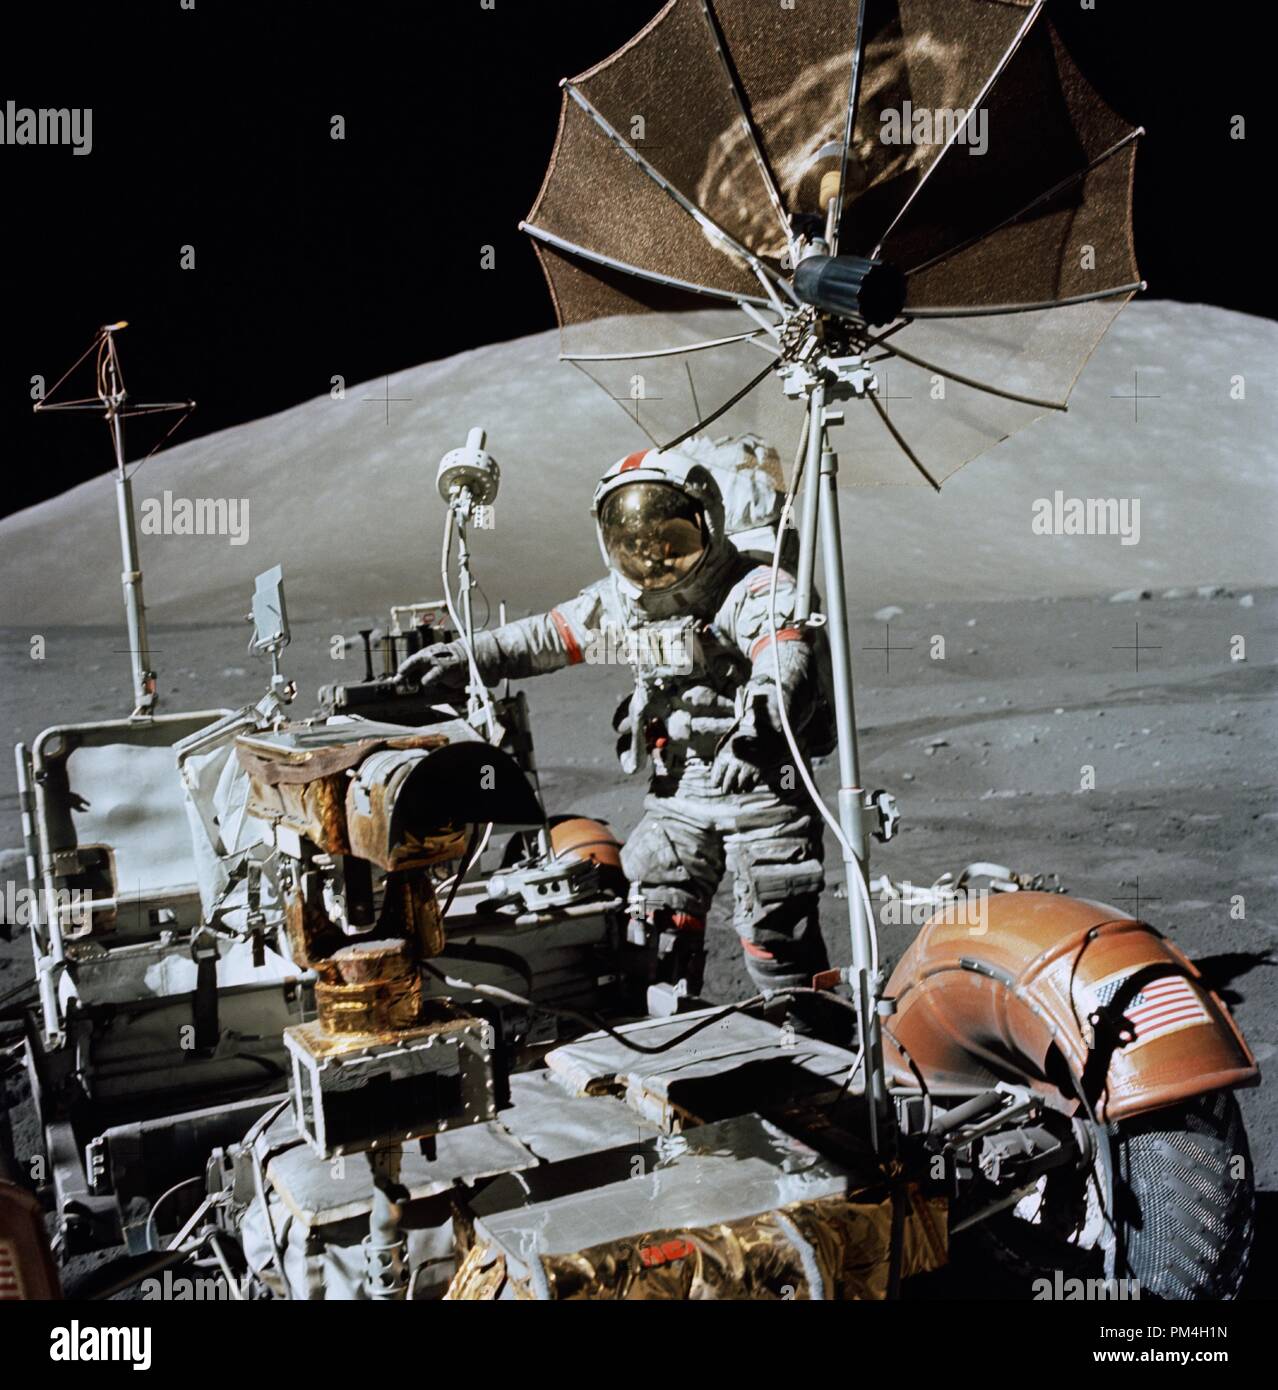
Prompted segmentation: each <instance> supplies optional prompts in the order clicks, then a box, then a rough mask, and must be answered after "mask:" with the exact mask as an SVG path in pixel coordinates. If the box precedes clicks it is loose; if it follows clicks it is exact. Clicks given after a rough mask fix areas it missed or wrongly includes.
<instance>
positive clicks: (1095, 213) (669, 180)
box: [522, 0, 1143, 1151]
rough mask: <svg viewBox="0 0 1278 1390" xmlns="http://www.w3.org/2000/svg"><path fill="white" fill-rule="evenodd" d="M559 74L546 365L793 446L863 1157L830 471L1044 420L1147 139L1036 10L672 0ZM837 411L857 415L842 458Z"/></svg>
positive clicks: (864, 956)
mask: <svg viewBox="0 0 1278 1390" xmlns="http://www.w3.org/2000/svg"><path fill="white" fill-rule="evenodd" d="M563 89H564V97H563V102H562V106H561V111H560V120H559V132H558V136H557V139H556V142H555V148H554V152H553V154H552V156H551V162H550V167H549V169H548V171H547V173H546V177H545V181H544V183H543V185H542V189H541V192H540V194H539V195H538V197H537V201H536V203H535V205H534V207H533V209H532V211H531V212H530V213H529V215H528V218H527V220H526V221H525V222H524V223H523V224H522V226H523V229H524V230H525V231H526V232H528V233H529V235H530V236H532V237H533V238H534V245H535V247H536V250H537V254H538V257H539V259H540V260H541V263H542V267H543V269H544V271H545V273H546V277H547V280H548V282H549V286H550V291H551V295H552V297H553V299H554V303H555V309H556V313H557V315H558V318H559V323H560V330H561V355H562V357H563V358H564V359H565V360H567V361H569V362H571V363H573V364H574V365H575V366H577V367H578V368H579V369H580V370H582V371H584V372H586V373H587V374H588V375H589V376H591V377H592V378H593V379H594V380H595V381H596V382H597V383H598V384H599V385H600V386H601V387H602V388H603V389H604V390H605V391H606V392H607V393H608V394H609V395H610V396H612V397H613V398H614V399H615V400H617V401H618V402H619V404H620V405H621V406H622V407H623V408H624V409H625V410H626V413H627V415H628V416H629V417H630V418H631V420H632V422H633V423H634V424H637V425H638V427H639V428H640V429H641V430H642V431H643V432H644V433H645V434H646V435H647V437H648V439H649V441H650V442H651V443H652V444H653V445H656V446H669V445H672V444H677V443H679V442H680V441H681V440H683V439H686V438H688V437H689V436H690V435H693V434H695V433H697V432H699V431H700V430H702V429H704V428H706V427H707V426H708V425H709V424H711V423H713V422H716V421H718V422H722V427H723V428H726V429H730V430H733V431H736V432H746V431H753V432H756V433H758V434H762V435H764V436H766V437H769V438H771V440H772V441H773V442H774V443H775V444H777V445H778V447H779V448H781V449H782V450H785V449H787V448H793V449H794V452H795V469H794V473H793V475H792V477H791V478H790V479H789V488H790V494H791V500H792V501H793V500H794V499H795V497H796V494H800V493H801V495H802V503H803V505H802V508H801V520H800V522H799V526H798V530H799V538H800V549H799V561H798V575H797V587H798V591H799V608H800V611H799V617H800V619H801V620H805V621H809V622H811V621H817V622H820V621H822V620H824V621H825V623H826V626H827V629H828V632H829V638H830V648H831V655H832V658H833V666H834V673H835V681H836V695H837V699H836V718H837V724H838V748H839V756H838V761H839V795H838V809H837V814H836V813H833V812H831V810H830V809H829V808H827V807H825V806H824V805H823V803H819V804H821V809H822V811H823V814H824V815H825V818H826V820H827V822H828V823H829V824H830V826H831V828H832V829H833V830H834V832H835V835H836V838H837V839H838V841H839V843H840V846H841V848H842V851H843V858H844V864H845V870H846V874H847V888H848V892H847V902H848V911H849V919H850V921H849V925H850V931H851V937H852V967H851V969H850V971H849V972H848V983H849V985H850V987H851V990H852V994H853V999H854V1003H855V1006H856V1009H857V1015H858V1023H859V1030H860V1040H861V1045H862V1048H863V1056H864V1066H865V1076H866V1094H867V1097H868V1098H869V1100H870V1106H869V1113H870V1127H871V1138H872V1140H873V1142H874V1143H875V1146H876V1148H878V1149H879V1150H880V1151H887V1150H888V1149H890V1147H891V1143H892V1135H893V1118H892V1112H891V1109H890V1107H889V1103H888V1096H887V1088H886V1082H885V1078H884V1072H883V1061H882V1051H881V1046H880V1027H881V1022H880V1011H881V1002H882V1001H881V998H880V996H881V976H880V974H879V970H878V953H877V941H876V930H875V922H874V914H873V911H872V908H871V903H870V898H869V892H868V854H867V845H866V834H865V827H866V823H867V820H868V819H869V816H868V808H867V807H866V796H865V792H864V790H863V788H862V786H861V778H860V769H859V760H858V753H857V737H856V717H855V709H854V703H853V687H852V666H851V655H850V649H849V641H848V631H847V597H846V591H845V581H844V558H843V548H842V537H841V528H840V518H839V493H838V490H837V484H838V483H842V484H843V485H844V486H848V485H852V486H857V485H868V484H897V483H913V484H921V485H924V486H929V487H931V488H933V489H935V490H937V491H939V490H940V485H941V483H942V482H943V481H944V480H945V478H947V477H948V476H949V475H950V474H951V473H953V472H955V471H956V470H957V469H958V468H960V467H962V466H963V464H964V463H966V462H968V461H969V460H970V459H973V458H975V457H977V456H978V455H979V454H981V453H983V452H984V451H985V450H986V449H988V448H990V447H992V446H993V445H995V444H997V443H998V442H999V441H1000V440H1002V439H1005V438H1007V437H1008V436H1009V435H1011V434H1013V433H1015V432H1016V431H1017V430H1019V429H1021V428H1023V427H1025V426H1026V425H1028V424H1030V423H1031V422H1032V421H1034V420H1035V419H1037V418H1038V417H1039V416H1041V415H1043V414H1044V413H1045V412H1048V411H1063V410H1064V409H1065V408H1066V402H1067V399H1068V397H1069V393H1070V391H1071V389H1072V388H1073V385H1074V382H1075V380H1076V379H1077V377H1078V374H1079V372H1080V371H1081V370H1082V367H1083V365H1084V363H1085V362H1086V360H1087V358H1088V357H1089V356H1090V354H1091V352H1092V351H1093V349H1094V348H1095V347H1096V344H1097V343H1098V342H1099V341H1100V339H1101V337H1102V336H1103V335H1104V333H1105V332H1106V330H1107V329H1108V328H1109V326H1110V324H1111V322H1112V321H1113V318H1114V316H1115V315H1116V314H1117V313H1118V311H1119V310H1120V309H1121V308H1122V306H1123V305H1124V304H1125V303H1126V302H1127V300H1128V299H1129V298H1130V297H1131V296H1132V294H1133V293H1135V292H1136V291H1137V290H1138V289H1140V288H1142V287H1143V286H1142V282H1141V280H1140V274H1139V271H1138V270H1137V266H1136V260H1135V253H1134V249H1133V245H1132V227H1131V189H1132V175H1133V168H1134V160H1135V148H1136V141H1137V138H1138V137H1139V135H1140V134H1141V133H1142V132H1141V131H1140V130H1139V129H1133V128H1131V127H1129V126H1128V125H1127V124H1126V123H1125V122H1124V121H1123V120H1122V119H1121V117H1119V116H1118V115H1116V114H1115V113H1114V112H1113V111H1112V110H1111V109H1110V108H1109V107H1108V106H1107V105H1106V104H1105V102H1104V101H1102V99H1101V98H1100V96H1099V95H1098V94H1097V93H1096V92H1095V91H1094V90H1093V89H1092V87H1091V86H1090V85H1089V84H1088V82H1087V81H1086V79H1085V78H1084V77H1083V76H1082V74H1081V73H1080V72H1079V71H1078V69H1077V68H1076V67H1075V66H1074V64H1073V62H1072V60H1071V59H1070V56H1069V54H1068V53H1067V52H1066V50H1065V48H1064V46H1063V44H1062V43H1061V40H1060V38H1059V36H1058V35H1057V33H1056V31H1055V29H1054V28H1053V27H1052V25H1051V23H1050V22H1049V21H1048V19H1047V17H1046V16H1045V15H1044V14H1043V5H1042V3H1041V0H802V3H800V4H798V5H795V6H792V7H783V6H781V5H778V4H776V3H775V0H670V3H668V4H667V5H665V7H664V8H663V9H662V10H661V11H660V13H658V14H657V15H656V16H655V18H654V19H653V20H652V21H651V23H649V24H648V25H647V27H646V28H644V29H643V30H642V31H641V32H640V33H639V34H637V35H636V36H635V37H634V38H633V39H631V40H630V42H629V43H627V44H626V45H624V47H622V48H621V49H619V50H618V51H617V52H616V53H614V54H613V55H612V56H611V57H610V58H607V59H605V60H604V61H603V62H601V63H599V64H598V65H596V66H595V67H593V68H591V69H590V70H589V71H587V72H584V73H582V74H581V75H580V76H578V77H575V78H571V79H565V81H564V83H563ZM765 383H767V385H766V388H765ZM778 388H780V389H778ZM841 423H846V424H847V425H849V426H850V427H851V426H854V427H855V430H854V431H853V430H851V429H850V430H849V433H852V434H853V438H854V444H853V447H852V450H851V453H850V457H849V458H848V459H847V460H846V461H845V463H844V465H843V466H842V467H840V464H839V460H838V457H837V456H836V454H835V452H834V449H833V447H832V443H831V434H830V431H831V427H832V426H834V425H836V424H841ZM783 456H784V454H783ZM818 548H819V549H820V551H821V556H822V573H823V590H824V596H825V597H824V603H825V612H824V614H816V613H814V612H813V611H812V605H813V599H814V586H813V579H814V572H815V565H816V555H817V551H818Z"/></svg>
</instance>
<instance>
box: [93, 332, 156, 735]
mask: <svg viewBox="0 0 1278 1390" xmlns="http://www.w3.org/2000/svg"><path fill="white" fill-rule="evenodd" d="M112 333H113V330H112V329H110V328H106V329H103V335H104V337H105V339H106V342H105V362H104V379H103V383H102V385H103V388H104V393H103V396H102V403H103V405H104V406H105V408H106V420H107V425H108V427H109V428H110V430H111V444H112V447H113V448H114V450H115V501H116V516H117V519H118V521H119V526H120V560H121V564H122V565H123V569H122V572H121V574H120V581H121V583H122V585H123V587H124V613H125V619H126V621H127V623H128V629H129V660H130V662H131V663H132V667H133V715H134V717H135V718H141V717H143V716H145V715H149V714H151V713H153V712H154V710H155V702H156V678H155V671H154V670H153V669H152V666H151V652H150V647H149V645H148V643H147V633H146V601H145V599H144V598H143V596H142V566H141V563H140V562H139V560H138V537H137V526H136V522H135V521H134V516H133V482H132V479H131V478H130V477H129V474H128V471H127V469H126V468H125V466H124V407H125V401H126V400H127V394H126V392H125V390H124V383H123V381H122V380H121V377H120V370H119V362H118V361H117V359H116V355H115V339H114V337H113V336H112Z"/></svg>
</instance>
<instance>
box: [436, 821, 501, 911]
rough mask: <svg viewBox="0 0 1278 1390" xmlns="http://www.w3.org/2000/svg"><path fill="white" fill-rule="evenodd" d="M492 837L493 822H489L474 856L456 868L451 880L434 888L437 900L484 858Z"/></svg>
mask: <svg viewBox="0 0 1278 1390" xmlns="http://www.w3.org/2000/svg"><path fill="white" fill-rule="evenodd" d="M492 837H493V822H492V821H489V822H488V824H487V826H486V827H485V828H484V833H483V835H482V836H481V837H480V841H479V844H478V845H477V846H476V848H475V852H474V854H472V855H471V856H470V858H469V859H468V860H467V861H466V862H465V863H464V864H462V865H461V866H460V867H459V868H458V870H457V872H456V873H455V874H453V876H452V877H451V878H446V879H445V880H444V881H443V882H442V883H440V884H438V885H437V886H436V888H435V896H436V897H437V898H442V897H444V896H445V894H447V893H449V892H450V891H451V890H452V886H453V884H454V883H455V882H456V881H457V880H458V879H459V878H462V879H464V878H465V877H466V875H467V874H468V873H470V871H471V870H472V869H473V868H474V867H475V865H476V864H478V863H479V861H480V860H481V859H482V858H483V857H484V851H485V850H486V849H487V848H488V841H489V840H491V839H492Z"/></svg>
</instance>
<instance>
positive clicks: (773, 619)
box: [768, 417, 879, 977]
mask: <svg viewBox="0 0 1278 1390" xmlns="http://www.w3.org/2000/svg"><path fill="white" fill-rule="evenodd" d="M811 428H812V421H811V418H810V417H809V418H805V420H804V427H803V433H802V435H801V436H800V438H799V452H798V455H797V456H796V458H795V461H794V477H793V480H792V481H791V483H790V489H789V491H788V492H787V493H786V499H785V505H784V506H783V507H782V508H781V516H780V518H779V519H778V521H777V540H776V545H775V547H774V548H773V552H772V584H771V587H770V589H769V592H768V633H769V636H770V637H771V646H772V680H773V684H774V685H775V686H776V692H777V708H778V710H779V711H780V714H781V728H782V732H783V733H784V735H785V741H786V744H787V746H788V747H789V749H790V756H791V757H792V758H793V759H794V764H795V767H796V768H797V769H798V772H799V776H800V778H802V780H803V785H804V787H805V788H806V789H807V793H808V795H809V796H810V797H811V798H812V802H813V805H815V806H816V808H817V810H818V811H819V812H820V813H821V817H822V819H823V820H824V821H825V823H826V824H827V825H828V826H829V827H830V829H831V830H832V831H833V832H834V837H835V839H836V840H838V842H839V847H840V848H841V849H842V850H843V853H844V856H845V858H846V859H849V860H851V861H852V862H853V863H855V864H856V865H857V872H856V873H855V874H853V875H852V877H853V878H855V879H856V886H857V892H858V895H859V897H860V900H861V906H862V908H863V910H864V912H865V920H866V923H867V924H868V926H869V936H870V974H871V977H873V976H876V975H877V974H878V973H879V932H878V923H877V922H876V921H875V918H874V907H873V905H872V904H871V902H870V894H869V890H868V889H867V888H866V886H865V877H864V875H863V874H862V872H861V868H860V861H859V860H858V859H857V857H856V855H855V853H854V852H853V850H852V846H851V844H850V843H849V841H848V838H847V836H846V835H845V834H844V833H843V827H842V826H841V825H840V824H839V820H838V817H837V816H836V815H835V814H834V812H833V811H831V810H830V808H829V806H828V805H827V804H826V802H825V800H824V798H823V797H822V796H821V793H820V791H819V790H818V789H817V785H816V782H815V781H813V778H812V774H811V773H810V772H809V771H808V765H807V762H806V760H805V759H804V757H803V754H802V752H801V751H800V749H799V742H798V739H796V738H795V735H794V730H793V729H792V728H791V727H790V715H789V712H788V711H787V710H786V701H785V691H784V690H783V689H782V686H781V650H780V644H779V643H778V641H777V579H778V576H779V575H780V573H781V542H782V539H783V538H784V536H785V529H786V526H787V525H788V524H789V520H790V517H791V515H792V513H793V511H794V499H795V497H796V495H797V493H798V489H799V479H800V478H801V477H802V475H803V468H804V460H805V458H806V455H807V442H808V432H809V431H810V430H811ZM858 790H860V789H859V788H858ZM857 810H858V813H859V811H860V807H859V806H858V807H857Z"/></svg>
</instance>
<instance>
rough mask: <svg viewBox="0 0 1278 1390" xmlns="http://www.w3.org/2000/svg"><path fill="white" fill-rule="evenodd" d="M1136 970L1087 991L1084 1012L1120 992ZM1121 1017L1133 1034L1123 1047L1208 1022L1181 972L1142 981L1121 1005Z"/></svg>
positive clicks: (1203, 1007)
mask: <svg viewBox="0 0 1278 1390" xmlns="http://www.w3.org/2000/svg"><path fill="white" fill-rule="evenodd" d="M1136 973H1137V972H1136V971H1133V970H1125V971H1123V972H1122V974H1119V975H1111V976H1110V977H1109V978H1108V979H1107V980H1102V981H1101V982H1100V983H1099V984H1098V985H1093V986H1092V988H1091V990H1090V991H1089V993H1090V996H1091V1007H1090V1008H1089V1009H1088V1012H1089V1013H1091V1012H1093V1011H1094V1010H1096V1009H1101V1008H1104V1007H1105V1006H1106V1005H1108V1004H1110V1003H1111V1002H1112V1001H1113V1000H1114V999H1115V998H1116V997H1118V995H1119V994H1120V993H1122V992H1123V986H1124V984H1125V983H1126V981H1128V980H1130V979H1131V977H1132V976H1133V975H1134V974H1136ZM1123 1017H1124V1018H1126V1020H1127V1023H1128V1025H1129V1027H1130V1028H1131V1031H1132V1032H1133V1033H1134V1034H1135V1036H1134V1037H1133V1039H1132V1041H1131V1042H1129V1043H1128V1044H1127V1047H1129V1048H1132V1047H1139V1046H1140V1045H1141V1044H1142V1043H1147V1042H1152V1041H1153V1040H1154V1039H1155V1038H1161V1037H1164V1036H1165V1035H1166V1034H1168V1033H1175V1032H1177V1031H1179V1030H1180V1029H1181V1028H1193V1027H1195V1026H1197V1025H1198V1024H1200V1023H1210V1022H1211V1014H1209V1013H1208V1012H1207V1006H1206V1004H1205V1003H1204V1002H1203V997H1202V995H1201V994H1200V993H1199V991H1198V989H1197V988H1196V987H1195V985H1194V983H1193V982H1192V981H1191V980H1189V979H1186V977H1185V976H1184V975H1162V976H1159V977H1158V978H1157V979H1154V980H1150V981H1148V982H1147V983H1146V984H1143V985H1142V986H1141V987H1140V989H1139V990H1138V991H1137V992H1136V993H1135V994H1134V995H1132V996H1131V998H1129V999H1127V1000H1126V1002H1125V1003H1124V1005H1123Z"/></svg>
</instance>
